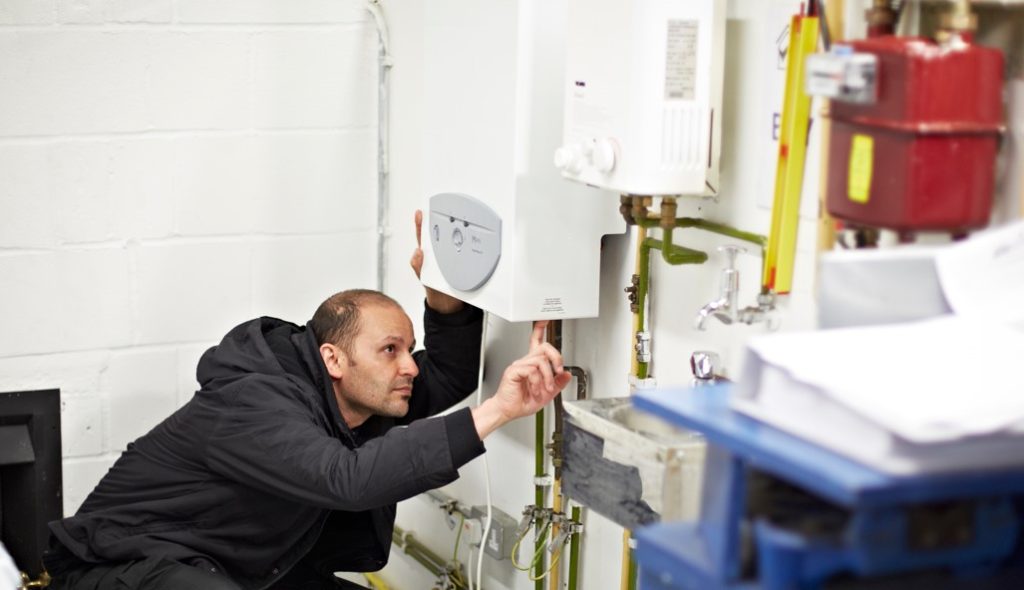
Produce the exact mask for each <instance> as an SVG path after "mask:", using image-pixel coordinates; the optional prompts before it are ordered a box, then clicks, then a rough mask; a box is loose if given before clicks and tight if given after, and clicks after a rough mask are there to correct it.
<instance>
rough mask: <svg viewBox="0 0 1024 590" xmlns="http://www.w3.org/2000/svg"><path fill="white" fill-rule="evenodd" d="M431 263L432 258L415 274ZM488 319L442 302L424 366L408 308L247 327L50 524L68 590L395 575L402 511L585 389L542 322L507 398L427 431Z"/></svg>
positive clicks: (472, 358) (432, 297) (344, 300)
mask: <svg viewBox="0 0 1024 590" xmlns="http://www.w3.org/2000/svg"><path fill="white" fill-rule="evenodd" d="M421 219H422V217H421V214H420V213H419V212H417V217H416V227H417V239H418V238H419V230H420V224H421ZM422 260H423V254H422V251H421V250H420V249H419V248H418V247H417V250H416V252H415V253H414V255H413V260H412V266H413V269H414V270H415V271H416V274H417V276H418V275H419V270H420V266H421V265H422ZM481 319H482V314H481V312H480V311H479V310H478V309H475V308H473V307H470V306H468V305H465V304H463V303H462V302H461V301H459V300H457V299H454V298H452V297H449V296H447V295H444V294H442V293H439V292H437V291H434V290H432V289H429V288H428V289H427V306H426V310H425V313H424V331H425V343H424V344H425V348H426V350H423V351H419V352H416V353H415V354H414V353H413V348H414V335H413V328H412V324H411V322H410V320H409V318H408V316H406V314H405V312H404V311H402V309H401V307H400V306H399V305H398V304H397V303H396V302H395V301H394V300H392V299H391V298H389V297H387V296H386V295H383V294H381V293H378V292H375V291H365V290H353V291H343V292H341V293H338V294H335V295H333V296H332V297H330V298H328V299H327V300H326V301H324V302H323V304H321V305H320V307H319V308H318V309H317V310H316V313H315V314H314V315H313V319H312V320H310V322H309V323H307V325H306V326H305V327H300V326H297V325H294V324H291V323H288V322H285V321H282V320H278V319H274V318H266V317H264V318H260V319H257V320H253V321H250V322H246V323H244V324H242V325H240V326H238V327H236V328H235V329H233V330H232V331H231V332H229V333H228V334H227V336H225V338H224V339H223V341H222V342H221V343H220V345H218V346H215V347H213V348H211V349H210V350H208V351H207V352H206V353H205V354H204V355H203V357H202V359H201V360H200V362H199V366H198V368H197V376H198V379H199V383H200V385H201V389H200V390H199V391H198V392H197V393H196V395H195V397H194V398H193V399H192V400H191V401H190V402H189V403H188V404H186V405H185V406H183V407H182V408H181V409H180V410H178V411H177V412H176V413H175V414H173V415H172V416H170V417H169V418H167V419H166V420H165V421H164V422H162V423H161V424H160V425H158V426H157V427H156V428H154V429H153V430H152V431H150V432H149V433H148V434H146V435H145V436H143V437H142V438H140V439H138V440H137V441H135V442H134V443H132V444H131V445H129V447H128V449H127V451H126V452H125V453H124V454H123V455H122V456H121V457H120V459H118V461H117V463H115V465H114V466H113V467H112V468H111V470H110V471H109V472H108V473H107V475H106V476H105V477H104V478H103V480H102V481H101V482H100V483H99V485H98V486H97V487H96V489H95V490H94V491H93V492H92V494H90V496H89V497H88V498H87V499H86V501H85V503H84V504H83V505H82V508H81V509H80V510H79V511H78V513H77V514H76V515H74V516H72V517H70V518H66V519H64V520H61V521H55V522H53V523H51V524H50V529H51V531H52V532H53V537H54V539H53V543H52V545H53V549H52V550H51V551H50V552H49V553H48V554H47V558H46V565H47V567H48V569H49V570H50V573H51V574H52V575H53V576H54V577H55V583H54V585H53V588H57V589H66V590H107V589H113V588H159V589H162V590H178V589H182V590H184V589H191V588H208V589H211V590H239V589H250V588H251V589H258V588H274V589H278V590H286V589H287V590H291V589H299V588H302V589H311V590H312V589H318V588H339V587H340V588H345V587H354V586H351V585H349V584H347V583H346V582H342V581H340V580H338V579H337V578H335V576H334V575H333V573H334V572H335V571H355V572H362V571H376V570H379V569H380V568H381V567H383V566H384V565H385V563H386V561H387V557H388V553H389V550H390V544H391V531H392V527H393V524H394V516H395V503H396V502H398V501H400V500H403V499H406V498H409V497H412V496H414V495H416V494H419V493H422V492H424V491H426V490H428V489H431V488H435V487H438V486H441V485H444V484H447V483H448V482H451V481H453V480H454V479H456V478H457V477H458V471H457V470H458V468H459V467H461V466H462V465H464V464H465V463H467V462H468V461H470V460H471V459H473V458H474V457H476V456H478V455H479V454H480V453H482V452H483V451H484V448H483V444H482V441H483V439H484V438H486V437H487V435H488V434H490V433H491V432H493V431H494V430H495V429H496V428H498V427H500V426H501V425H502V424H504V423H506V422H508V421H510V420H513V419H515V418H518V417H522V416H526V415H530V414H533V413H535V412H536V411H537V410H539V409H540V408H542V407H543V406H544V405H545V404H547V403H548V402H549V401H550V400H551V399H552V398H553V397H554V395H555V394H556V393H557V392H558V391H560V390H561V389H562V388H563V387H565V385H566V384H567V383H568V381H569V379H570V375H569V374H568V373H566V372H565V371H564V370H563V367H562V359H561V356H560V355H559V353H558V351H557V350H555V349H554V348H553V347H551V346H550V345H549V344H546V343H545V342H544V341H543V331H544V324H543V323H538V324H537V325H536V326H535V327H534V332H533V335H532V337H531V343H530V349H529V353H528V354H527V355H526V356H524V357H523V358H521V359H519V360H517V361H516V362H515V363H513V364H512V365H511V366H509V367H508V369H507V370H506V371H505V373H504V374H503V376H502V379H501V382H500V384H499V386H498V390H497V392H496V393H495V394H494V396H492V397H491V398H489V399H488V400H487V401H485V402H484V403H482V404H481V405H480V406H478V407H476V408H473V409H472V410H470V409H463V410H460V411H456V412H453V413H451V414H448V415H446V416H444V417H439V418H433V419H427V420H424V419H421V418H425V417H427V416H429V415H431V414H434V413H436V412H438V411H441V410H444V409H446V408H448V407H450V406H452V405H453V404H455V403H457V402H458V401H460V400H461V399H463V398H464V397H466V396H467V395H468V394H469V393H470V392H472V391H473V390H474V389H475V387H476V376H477V371H478V367H479V348H480V332H481ZM396 426H404V427H402V428H396Z"/></svg>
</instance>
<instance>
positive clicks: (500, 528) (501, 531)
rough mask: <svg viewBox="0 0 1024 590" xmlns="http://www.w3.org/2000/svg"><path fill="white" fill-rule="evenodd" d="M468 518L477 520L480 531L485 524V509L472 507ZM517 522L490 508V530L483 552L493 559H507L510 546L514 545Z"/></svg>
mask: <svg viewBox="0 0 1024 590" xmlns="http://www.w3.org/2000/svg"><path fill="white" fill-rule="evenodd" d="M469 514H470V518H472V519H476V520H479V522H480V527H481V529H482V528H483V526H484V525H485V524H487V507H486V506H473V508H472V509H471V510H470V513H469ZM518 527H519V521H517V520H516V519H514V518H512V517H511V516H509V515H508V514H505V513H504V512H502V511H501V510H498V509H497V508H494V507H493V506H492V507H491V529H490V531H488V533H487V542H486V543H484V551H485V552H486V553H487V555H490V556H491V557H493V558H494V559H497V560H502V559H508V558H509V554H510V553H511V552H512V545H515V543H516V529H517V528H518Z"/></svg>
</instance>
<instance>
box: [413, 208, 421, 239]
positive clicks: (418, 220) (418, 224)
mask: <svg viewBox="0 0 1024 590" xmlns="http://www.w3.org/2000/svg"><path fill="white" fill-rule="evenodd" d="M413 218H414V219H415V220H416V247H417V248H422V247H423V239H422V237H421V236H422V233H423V211H421V210H419V209H417V210H416V215H414V217H413Z"/></svg>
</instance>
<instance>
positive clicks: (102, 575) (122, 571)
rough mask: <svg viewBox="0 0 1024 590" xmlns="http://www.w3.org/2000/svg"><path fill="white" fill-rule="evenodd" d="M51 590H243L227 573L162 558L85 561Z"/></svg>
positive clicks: (56, 579)
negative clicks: (125, 560) (200, 589)
mask: <svg viewBox="0 0 1024 590" xmlns="http://www.w3.org/2000/svg"><path fill="white" fill-rule="evenodd" d="M50 588H51V589H52V590H135V589H140V590H141V589H143V588H145V589H146V590H190V589H199V588H202V589H204V590H241V586H239V585H238V584H235V583H234V582H232V581H231V580H230V579H228V578H226V577H225V576H222V575H219V574H217V573H214V572H211V571H210V570H208V569H203V568H199V567H193V566H191V565H186V564H184V563H179V562H177V561H171V560H169V559H165V558H163V557H149V558H146V559H139V560H135V561H128V562H121V563H109V564H108V563H102V564H95V565H93V564H84V565H82V566H80V567H76V568H73V569H70V570H68V571H66V572H63V573H59V574H57V575H56V576H55V577H54V580H53V583H52V584H51V585H50Z"/></svg>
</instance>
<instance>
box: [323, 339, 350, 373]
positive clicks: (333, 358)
mask: <svg viewBox="0 0 1024 590" xmlns="http://www.w3.org/2000/svg"><path fill="white" fill-rule="evenodd" d="M320 358H322V359H323V361H324V366H325V367H327V374H329V375H330V376H331V379H341V378H342V377H344V368H345V367H347V366H348V357H347V356H345V352H344V351H342V350H341V349H340V348H338V347H337V346H335V345H333V344H329V343H324V344H321V345H320Z"/></svg>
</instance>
